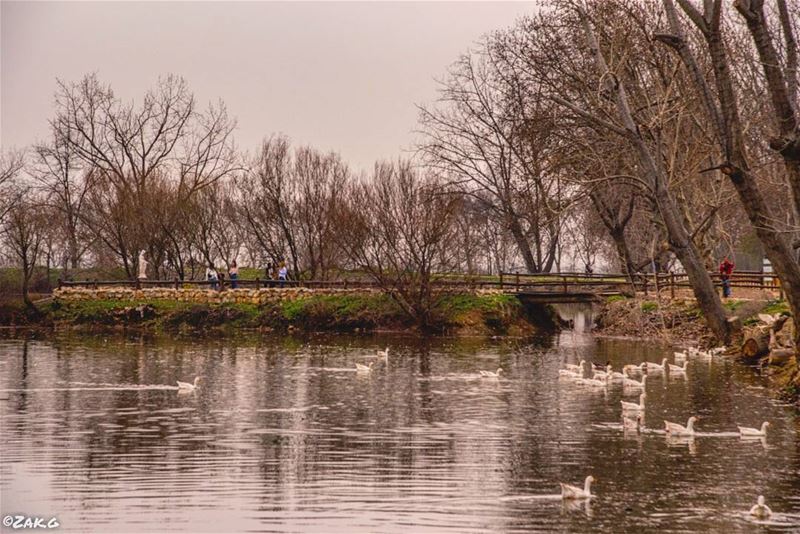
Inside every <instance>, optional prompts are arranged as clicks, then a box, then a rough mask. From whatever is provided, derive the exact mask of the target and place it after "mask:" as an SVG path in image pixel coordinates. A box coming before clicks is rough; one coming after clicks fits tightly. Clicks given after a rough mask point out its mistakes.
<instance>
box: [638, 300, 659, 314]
mask: <svg viewBox="0 0 800 534" xmlns="http://www.w3.org/2000/svg"><path fill="white" fill-rule="evenodd" d="M641 309H642V311H643V312H644V313H650V312H653V311H656V310H657V309H658V302H653V301H652V300H646V301H644V302H642V304H641Z"/></svg>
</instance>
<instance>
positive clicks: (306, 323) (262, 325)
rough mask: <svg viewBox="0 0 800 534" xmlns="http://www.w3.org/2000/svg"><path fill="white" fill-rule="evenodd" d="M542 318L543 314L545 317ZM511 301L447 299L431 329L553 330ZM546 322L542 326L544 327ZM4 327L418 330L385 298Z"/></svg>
mask: <svg viewBox="0 0 800 534" xmlns="http://www.w3.org/2000/svg"><path fill="white" fill-rule="evenodd" d="M540 312H541V311H540ZM546 315H547V314H546V312H541V313H539V314H538V315H535V316H534V315H532V314H531V310H529V309H526V308H525V307H524V306H523V305H522V304H521V303H520V302H519V300H518V299H516V298H515V297H513V296H509V295H499V294H497V295H472V294H454V295H448V296H445V297H443V299H442V300H441V302H440V303H439V306H438V307H437V312H436V314H435V320H434V324H433V326H432V328H431V330H432V331H433V332H434V333H444V334H454V335H529V334H532V333H535V332H536V330H537V328H536V326H534V324H535V323H537V322H538V323H539V324H541V325H545V326H548V323H547V321H546V319H547V317H546ZM543 317H544V320H543ZM0 324H4V325H7V326H8V325H14V326H21V327H22V326H34V325H36V326H48V327H54V328H84V329H109V328H110V329H146V330H153V331H214V332H225V331H229V330H230V331H235V330H240V329H255V330H261V331H278V332H285V331H292V330H300V331H318V332H324V331H335V332H362V331H405V330H415V329H416V325H415V324H414V323H413V322H412V321H411V320H410V319H409V318H408V317H407V316H406V315H405V314H404V313H403V312H402V310H401V309H400V307H399V306H398V305H397V304H396V303H395V302H394V301H393V300H392V299H391V298H390V297H389V296H387V295H380V294H363V295H354V294H343V295H305V296H302V297H298V298H296V299H292V300H283V301H281V302H278V303H265V304H262V305H256V304H244V303H228V304H194V303H187V302H179V301H173V300H154V299H151V300H91V301H61V302H58V301H55V302H48V303H43V304H41V305H39V306H38V312H28V311H26V310H25V309H24V307H23V306H22V304H21V303H6V304H5V306H4V307H0Z"/></svg>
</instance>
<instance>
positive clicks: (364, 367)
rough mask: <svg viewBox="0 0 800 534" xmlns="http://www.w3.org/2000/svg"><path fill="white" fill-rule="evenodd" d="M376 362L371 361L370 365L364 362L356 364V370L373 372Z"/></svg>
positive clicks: (358, 371)
mask: <svg viewBox="0 0 800 534" xmlns="http://www.w3.org/2000/svg"><path fill="white" fill-rule="evenodd" d="M374 363H375V362H370V363H369V365H364V364H363V363H357V364H356V372H357V373H371V372H372V365H373V364H374Z"/></svg>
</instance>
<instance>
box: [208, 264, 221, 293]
mask: <svg viewBox="0 0 800 534" xmlns="http://www.w3.org/2000/svg"><path fill="white" fill-rule="evenodd" d="M206 280H208V281H209V282H211V289H217V280H219V275H217V271H216V269H214V266H213V265H209V266H208V269H206Z"/></svg>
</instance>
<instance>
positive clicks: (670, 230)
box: [656, 189, 731, 345]
mask: <svg viewBox="0 0 800 534" xmlns="http://www.w3.org/2000/svg"><path fill="white" fill-rule="evenodd" d="M656 204H657V205H658V210H659V213H661V218H662V219H663V220H664V225H665V226H666V228H667V235H668V240H669V244H670V248H671V249H672V251H673V252H674V253H675V255H676V256H677V257H678V260H680V262H681V265H683V269H684V270H685V271H686V274H687V276H688V277H689V282H690V284H691V285H692V290H693V291H694V296H695V299H697V304H698V306H699V307H700V309H701V310H702V312H703V315H704V316H705V319H706V322H707V323H708V326H709V328H711V331H712V332H714V335H715V336H716V338H717V339H718V340H719V341H721V342H722V343H724V344H725V345H728V344H729V343H730V341H731V332H730V326H729V324H728V319H727V316H726V314H725V309H724V308H723V307H722V302H721V301H720V299H719V294H718V293H717V290H716V288H715V287H714V282H713V281H712V280H711V277H710V276H709V274H708V271H707V270H706V268H705V265H703V261H702V260H701V258H700V255H699V254H698V253H697V247H695V245H694V243H693V242H692V240H691V237H690V236H689V233H688V232H687V231H686V228H685V227H684V226H683V222H682V221H681V219H680V214H679V212H678V209H677V207H676V206H675V203H674V201H673V199H672V194H671V193H670V192H669V191H667V190H665V189H662V190H661V191H659V190H658V189H657V190H656Z"/></svg>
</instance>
